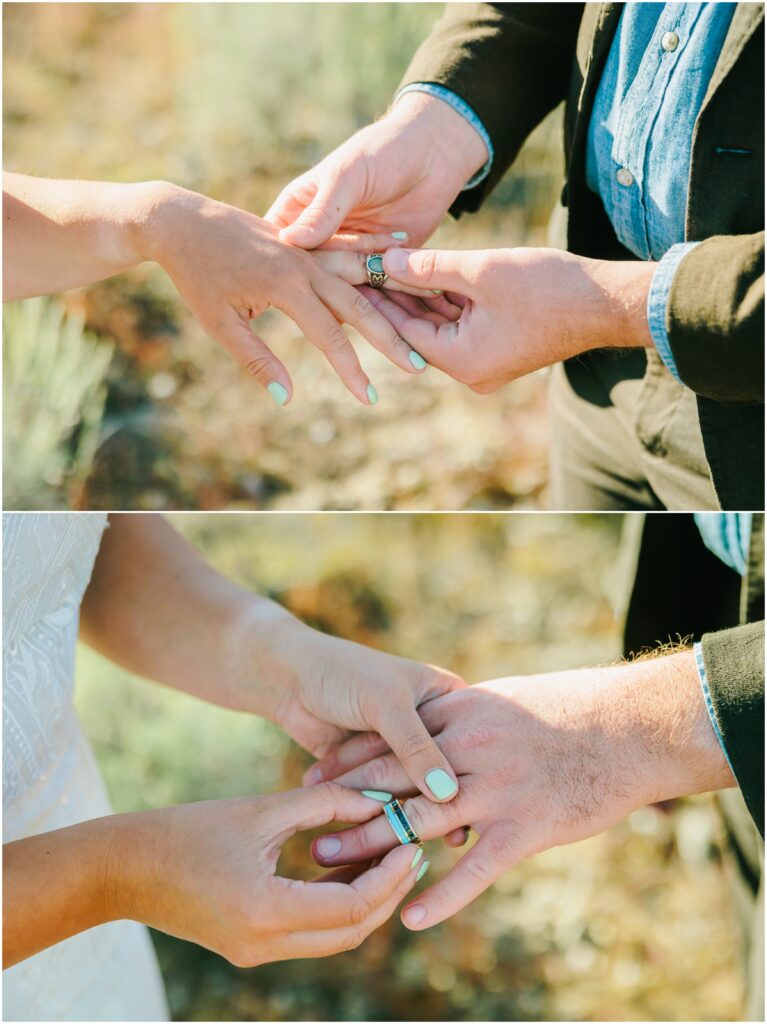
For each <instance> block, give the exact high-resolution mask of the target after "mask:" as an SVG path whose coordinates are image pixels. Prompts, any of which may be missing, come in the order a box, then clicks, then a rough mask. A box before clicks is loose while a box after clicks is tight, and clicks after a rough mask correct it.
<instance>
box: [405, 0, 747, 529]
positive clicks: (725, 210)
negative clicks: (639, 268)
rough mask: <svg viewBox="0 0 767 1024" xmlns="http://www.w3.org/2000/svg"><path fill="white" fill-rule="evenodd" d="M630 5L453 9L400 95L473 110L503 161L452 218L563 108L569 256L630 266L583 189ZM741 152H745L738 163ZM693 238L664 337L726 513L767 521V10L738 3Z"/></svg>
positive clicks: (694, 197)
mask: <svg viewBox="0 0 767 1024" xmlns="http://www.w3.org/2000/svg"><path fill="white" fill-rule="evenodd" d="M621 8H622V5H621V4H613V3H587V4H578V3H528V4H514V3H499V4H487V3H474V4H452V3H451V4H447V5H446V13H445V15H444V17H443V18H442V19H441V20H440V21H439V22H437V24H436V25H435V27H434V30H433V31H432V33H431V35H430V36H429V37H428V38H427V39H426V41H425V42H424V43H423V45H422V46H421V47H420V49H419V50H418V52H417V53H416V55H415V57H414V58H413V61H412V63H411V65H410V67H409V68H408V70H407V73H406V75H405V77H404V79H403V82H402V84H403V85H406V84H408V83H411V82H433V83H438V84H441V85H444V86H446V87H448V88H450V89H452V90H453V91H454V92H456V93H458V94H459V95H460V96H462V97H463V99H465V100H466V102H467V103H468V104H469V105H470V106H471V107H472V108H473V109H474V110H475V111H476V113H477V114H478V116H479V117H480V118H481V120H482V122H483V124H484V125H485V127H486V129H487V131H488V133H489V135H490V138H491V139H492V142H493V147H494V150H495V160H494V163H493V168H492V172H491V174H490V175H489V177H488V178H487V179H486V180H485V181H483V182H482V183H481V184H480V185H478V186H477V187H475V188H474V189H470V190H468V191H466V192H462V193H461V194H460V195H459V196H458V198H457V200H456V202H455V204H454V206H453V208H452V212H453V213H454V214H456V215H460V214H461V213H463V212H466V211H472V210H476V209H478V208H479V206H480V205H481V204H482V202H483V201H484V199H485V198H486V197H487V195H488V194H489V193H490V191H491V190H492V189H493V187H494V186H495V185H496V183H497V182H498V180H499V179H500V177H501V176H502V175H503V174H504V173H505V171H506V170H507V168H508V167H509V166H510V164H511V163H512V162H513V160H514V158H515V157H516V155H517V153H518V152H519V150H520V147H521V146H522V143H523V142H524V140H525V138H526V137H527V136H528V134H529V133H530V132H531V131H532V129H533V128H534V127H535V126H536V125H537V124H538V123H539V122H540V121H541V120H542V119H543V117H544V116H545V115H546V114H547V113H548V112H549V111H550V110H552V109H553V108H554V107H555V106H557V104H558V103H560V102H561V101H563V100H564V101H565V158H566V184H565V187H564V189H563V193H562V201H563V203H564V204H565V205H566V206H567V207H568V248H569V249H570V250H571V251H572V252H575V253H579V254H581V255H583V256H589V257H593V258H599V259H622V260H623V259H634V258H635V257H634V256H633V255H632V254H631V253H630V252H628V251H627V250H626V249H625V248H624V247H623V246H622V245H621V244H620V243H619V241H618V239H617V237H616V235H615V232H614V231H613V228H612V225H611V224H610V221H609V219H608V217H607V215H606V213H605V211H604V208H603V205H602V202H601V200H600V199H599V197H598V196H597V195H595V194H594V193H593V192H591V191H590V190H589V188H588V187H587V185H586V178H585V160H584V154H585V146H586V135H587V128H588V123H589V119H590V115H591V109H592V106H593V102H594V97H595V94H596V89H597V86H598V84H599V80H600V76H601V73H602V68H603V67H604V63H605V60H606V58H607V54H608V52H609V49H610V44H611V42H612V40H613V37H614V34H615V29H616V26H617V23H618V20H619V17H620V12H621ZM732 149H738V150H746V151H747V152H746V154H745V155H742V154H734V153H732V152H731V150H732ZM685 236H686V240H688V241H701V242H702V243H703V244H701V245H700V246H698V247H697V248H696V249H695V250H694V251H693V252H691V253H690V254H689V255H688V256H686V257H685V259H684V260H683V261H682V263H681V265H680V267H679V271H678V273H677V274H676V275H675V278H674V283H673V286H672V290H671V295H670V298H669V307H668V312H667V326H668V331H669V340H670V344H671V349H672V351H673V354H674V359H675V361H676V365H677V368H678V370H679V374H680V376H681V378H682V380H683V381H684V383H685V384H686V385H687V386H688V387H690V388H691V389H692V390H693V391H695V393H696V395H697V400H698V414H699V419H700V426H701V432H702V434H703V442H704V445H705V450H706V456H707V459H708V463H709V467H710V469H711V475H712V479H713V482H714V487H715V488H716V492H717V495H718V498H719V501H720V503H721V506H722V508H724V509H741V510H743V509H749V510H762V509H764V8H763V5H762V4H750V3H741V4H738V5H737V9H736V11H735V14H734V16H733V20H732V23H731V26H730V30H729V32H728V35H727V38H726V40H725V43H724V46H723V48H722V52H721V55H720V58H719V61H718V63H717V66H716V68H715V71H714V75H713V78H712V81H711V84H710V87H709V90H708V94H707V96H706V99H705V102H704V104H703V108H702V110H701V112H700V115H699V117H698V121H697V123H696V126H695V134H694V138H693V151H692V160H691V166H690V180H689V198H688V206H687V222H686V231H685Z"/></svg>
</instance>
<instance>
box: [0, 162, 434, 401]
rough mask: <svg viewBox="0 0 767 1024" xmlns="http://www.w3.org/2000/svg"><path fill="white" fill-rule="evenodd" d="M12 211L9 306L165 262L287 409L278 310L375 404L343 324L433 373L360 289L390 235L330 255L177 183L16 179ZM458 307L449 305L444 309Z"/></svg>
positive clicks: (214, 329) (204, 319)
mask: <svg viewBox="0 0 767 1024" xmlns="http://www.w3.org/2000/svg"><path fill="white" fill-rule="evenodd" d="M3 216H4V224H3V241H4V261H3V288H4V298H5V300H6V301H7V300H10V299H20V298H28V297H30V296H33V295H44V294H45V295H47V294H51V293H53V292H58V291H62V290H64V289H67V288H77V287H82V286H83V285H88V284H91V283H93V282H95V281H101V280H103V279H105V278H108V277H111V276H113V275H114V274H119V273H121V272H123V271H125V270H128V269H130V268H131V267H135V266H137V265H138V264H140V263H142V262H144V261H146V260H153V261H156V262H157V263H159V264H160V266H162V267H163V268H164V270H165V271H166V272H167V273H168V274H169V275H170V277H171V278H172V280H173V282H174V284H175V285H176V287H177V289H178V291H179V293H180V295H181V297H182V298H183V299H184V301H185V302H186V303H187V305H188V306H189V308H190V309H191V310H192V312H193V313H194V314H195V316H196V317H197V319H198V320H199V322H200V324H201V325H202V327H203V328H204V329H205V331H206V332H207V333H208V334H209V335H210V337H211V338H213V339H214V340H215V341H217V342H219V344H221V345H222V346H223V347H224V348H225V349H227V350H228V351H229V352H230V353H231V354H232V355H233V356H234V357H235V358H236V359H237V361H238V362H239V363H240V364H241V365H242V367H243V368H244V369H245V370H246V371H247V372H248V373H249V374H250V375H251V376H253V377H254V378H255V379H256V380H257V381H258V382H259V383H261V384H262V385H263V386H264V387H266V388H270V393H271V394H272V397H273V398H275V400H276V401H277V402H278V404H280V405H285V404H287V403H288V402H289V401H290V398H291V396H292V383H291V378H290V374H289V373H288V370H287V368H286V367H285V365H284V364H283V363H282V362H281V361H280V360H279V359H278V358H277V357H276V356H275V355H274V353H273V352H271V350H270V349H269V348H268V346H267V345H266V343H265V342H264V341H263V339H261V338H260V337H259V336H258V335H257V334H256V333H255V332H254V331H253V329H252V327H251V321H252V320H254V319H256V318H257V317H258V316H260V315H261V313H263V312H264V311H265V310H267V309H268V308H270V307H274V308H276V309H280V310H282V311H283V312H284V313H286V314H287V315H288V316H289V317H291V319H293V320H294V321H295V322H296V324H297V325H298V327H299V329H300V330H301V331H302V332H303V333H304V334H305V335H306V337H307V338H308V339H309V341H311V342H312V343H313V344H314V345H316V346H317V348H319V349H320V351H322V352H323V354H324V355H325V357H326V358H327V360H328V362H329V363H330V364H331V366H332V367H333V369H334V370H335V371H336V373H337V374H338V376H339V377H340V378H341V380H342V381H343V382H344V383H345V384H346V386H347V388H348V389H349V390H350V391H351V393H352V394H353V395H355V397H356V398H358V399H359V401H360V402H362V403H363V404H365V405H372V404H374V403H375V400H376V397H375V391H374V390H373V391H371V390H370V388H371V381H370V379H369V378H368V376H367V374H366V373H365V372H364V371H363V369H362V367H361V366H360V362H359V359H358V358H357V356H356V354H355V351H354V348H353V347H352V345H351V343H350V342H349V339H348V338H347V336H346V334H345V332H344V330H343V328H342V327H341V323H344V322H345V323H348V324H350V325H351V326H352V327H354V328H356V329H357V330H358V331H359V333H360V334H361V335H362V336H363V338H365V339H366V340H367V341H368V342H369V343H370V344H371V345H373V347H374V348H377V349H378V350H379V351H380V352H382V353H383V354H384V355H385V356H387V358H389V359H390V360H391V361H392V362H394V363H395V364H396V365H397V366H399V367H400V368H401V369H402V370H405V371H406V372H407V373H417V372H420V371H422V370H423V364H422V363H420V362H419V361H416V363H415V364H414V362H413V361H412V359H411V358H410V357H411V354H412V350H411V349H410V347H409V346H408V345H407V344H405V342H404V341H403V340H402V339H401V338H400V337H399V336H398V335H397V333H396V331H395V330H394V328H393V327H392V326H391V324H390V323H389V322H388V321H387V320H386V318H385V317H384V316H382V315H381V314H380V313H379V312H377V310H376V309H375V308H374V307H373V306H372V305H371V303H370V302H369V301H368V300H367V299H366V298H365V297H364V296H363V295H362V294H361V293H360V292H359V291H357V290H356V289H355V288H354V287H352V285H358V284H362V283H363V282H365V281H366V280H367V273H366V271H365V267H364V255H361V253H362V252H363V250H364V253H372V252H378V251H381V250H384V249H386V248H387V247H388V246H391V245H393V244H395V239H394V238H393V237H392V236H391V234H389V233H386V234H384V235H374V236H370V237H368V236H366V237H364V238H362V237H358V236H356V235H346V236H343V237H341V238H338V239H336V241H335V248H336V250H337V251H336V252H334V253H333V254H332V255H330V254H327V256H325V257H324V259H323V257H319V256H314V255H312V254H310V253H307V252H305V251H304V250H303V249H300V248H296V247H294V246H290V245H287V244H286V243H284V242H281V241H280V239H279V237H278V230H277V228H276V227H275V226H274V225H272V224H269V223H267V222H266V221H265V220H263V219H262V218H260V217H257V216H255V215H254V214H252V213H248V212H246V211H245V210H240V209H237V208H236V207H233V206H228V205H226V204H225V203H220V202H217V201H215V200H213V199H208V198H207V197H206V196H203V195H199V194H198V193H196V192H190V191H188V190H187V189H183V188H179V187H177V186H175V185H171V184H169V183H167V182H142V183H137V184H128V185H123V184H119V185H118V184H111V183H107V182H93V181H57V180H49V179H44V178H33V177H28V176H26V175H20V174H5V175H4V178H3ZM392 287H394V288H395V289H396V288H399V287H401V286H399V285H397V284H396V283H395V284H393V285H392ZM404 287H407V286H404ZM415 291H416V293H417V294H418V291H419V290H418V289H416V290H415ZM429 294H431V293H429ZM449 311H450V307H449V304H447V303H445V304H444V305H443V308H442V310H441V312H443V313H444V312H448V313H449Z"/></svg>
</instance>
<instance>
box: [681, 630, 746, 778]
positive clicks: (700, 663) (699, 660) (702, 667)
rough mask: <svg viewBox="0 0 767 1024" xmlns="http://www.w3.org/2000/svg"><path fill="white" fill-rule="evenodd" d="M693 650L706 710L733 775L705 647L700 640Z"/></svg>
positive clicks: (733, 771) (733, 770)
mask: <svg viewBox="0 0 767 1024" xmlns="http://www.w3.org/2000/svg"><path fill="white" fill-rule="evenodd" d="M692 649H693V651H694V652H695V666H696V668H697V669H698V677H699V678H700V687H701V690H702V691H703V700H704V701H705V702H706V711H708V717H709V718H710V720H711V726H712V728H713V730H714V733H715V734H716V738H717V739H718V740H719V746H720V747H721V748H722V751H723V753H724V756H725V757H726V758H727V764H728V765H729V766H730V771H731V772H732V774H733V776H734V777H735V778H737V776H736V775H735V769H734V768H733V766H732V761H730V755H729V754H728V753H727V747H725V745H724V738H723V737H722V730H721V729H720V728H719V722H717V720H716V713H715V711H714V702H713V700H712V699H711V690H710V689H709V685H708V676H707V675H706V663H705V662H704V660H703V648H702V646H701V644H700V642H698V643H696V644H693V648H692Z"/></svg>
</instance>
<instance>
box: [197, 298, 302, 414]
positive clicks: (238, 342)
mask: <svg viewBox="0 0 767 1024" xmlns="http://www.w3.org/2000/svg"><path fill="white" fill-rule="evenodd" d="M206 329H207V330H208V333H209V334H210V336H211V337H212V338H213V340H214V341H217V342H218V343H219V344H220V345H223V346H224V348H225V349H227V350H228V351H229V352H231V354H232V355H233V356H234V358H235V359H236V360H237V362H238V363H239V364H240V366H242V368H243V369H244V370H245V371H246V373H248V374H249V375H250V376H251V377H253V378H255V380H257V381H258V382H259V384H261V385H263V387H265V388H266V390H267V391H268V392H269V394H270V395H271V396H272V398H273V399H274V401H275V402H276V403H277V405H287V403H288V402H289V401H290V399H291V397H292V395H293V383H292V381H291V379H290V374H289V373H288V371H287V368H286V367H285V364H284V363H282V362H281V361H280V360H279V359H278V358H277V357H276V356H275V355H274V353H273V352H272V351H271V349H270V348H268V346H267V345H266V343H265V342H264V341H263V340H262V339H261V338H259V337H258V335H257V334H254V333H253V331H252V330H251V327H250V324H249V322H248V320H247V319H246V318H245V317H243V316H240V314H238V313H236V312H235V311H234V310H231V313H230V314H227V315H226V317H225V318H224V319H222V321H221V323H220V326H216V327H207V328H206Z"/></svg>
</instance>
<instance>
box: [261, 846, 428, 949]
mask: <svg viewBox="0 0 767 1024" xmlns="http://www.w3.org/2000/svg"><path fill="white" fill-rule="evenodd" d="M414 852H415V850H412V851H408V850H405V849H398V850H392V851H391V853H389V854H387V856H386V857H384V858H383V860H382V861H381V863H380V864H379V865H377V867H374V868H370V869H369V870H367V871H363V872H362V873H361V874H359V875H358V876H357V877H356V878H353V879H352V881H351V882H349V883H348V884H345V883H342V882H324V883H322V884H321V885H320V884H317V883H316V882H301V881H297V880H294V879H289V878H275V879H273V885H274V887H275V889H274V893H275V896H276V899H275V906H276V907H277V908H278V913H279V928H280V931H282V930H285V931H293V930H301V931H304V930H306V931H314V930H324V929H328V928H348V927H350V926H354V925H360V924H363V923H364V922H365V921H366V920H367V918H368V917H369V916H370V915H371V914H372V913H373V912H374V911H375V910H376V909H378V908H379V907H381V906H383V905H384V904H385V903H386V902H387V901H388V900H389V899H390V898H391V896H392V895H394V894H395V893H397V892H398V891H399V888H400V886H401V884H402V882H404V881H405V880H407V879H409V876H410V872H411V870H412V860H413V855H414ZM410 883H411V884H412V878H410Z"/></svg>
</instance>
